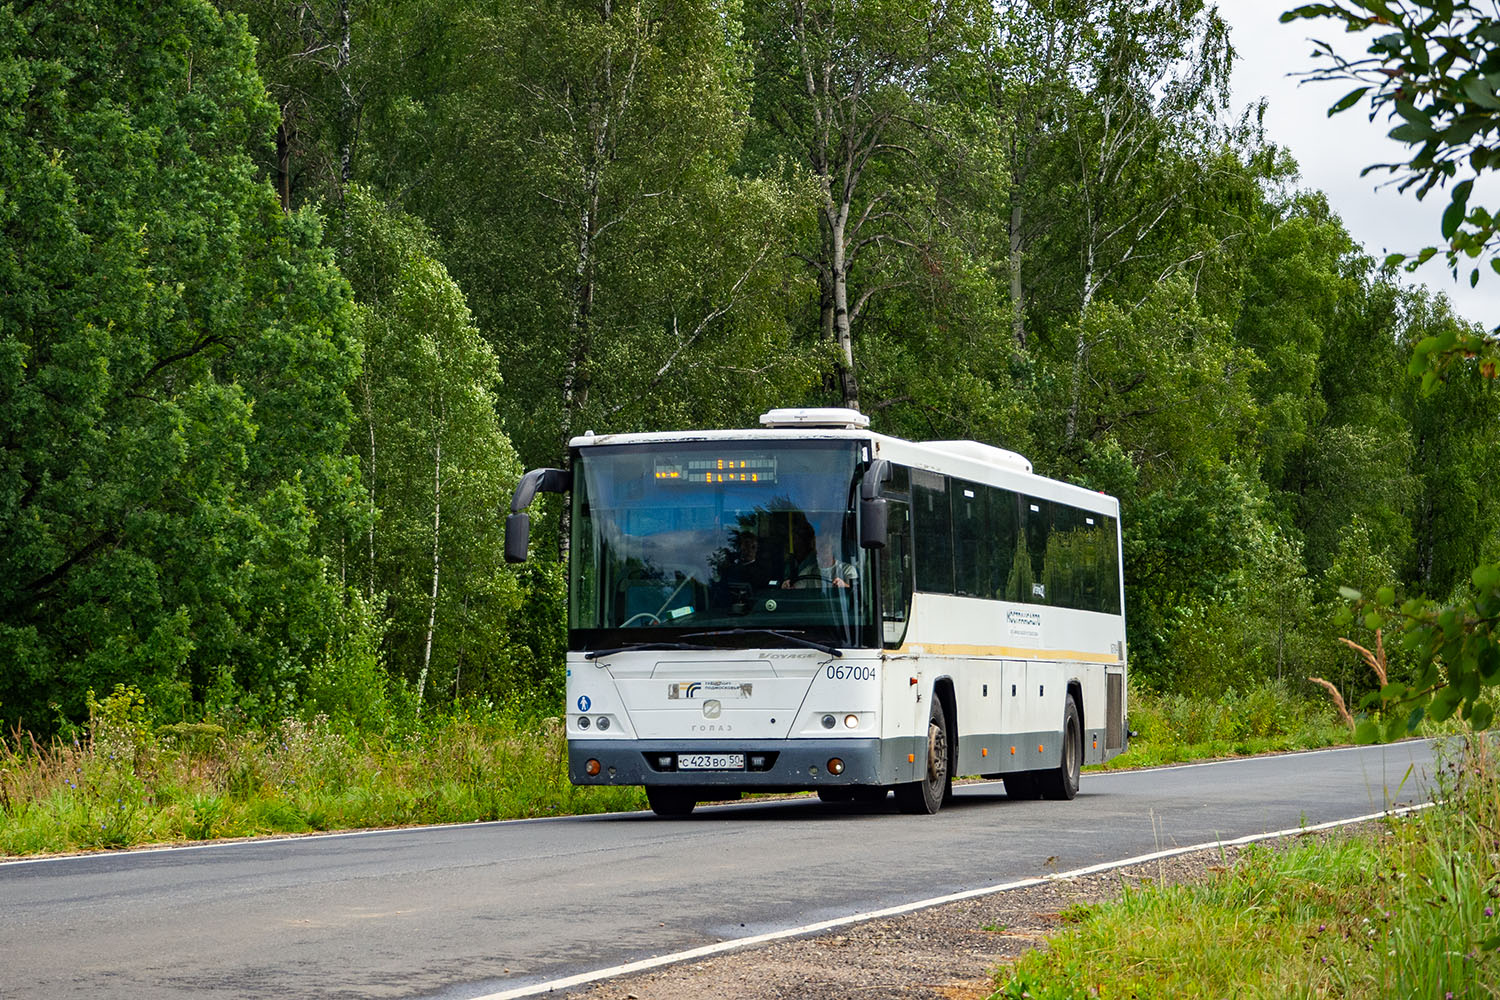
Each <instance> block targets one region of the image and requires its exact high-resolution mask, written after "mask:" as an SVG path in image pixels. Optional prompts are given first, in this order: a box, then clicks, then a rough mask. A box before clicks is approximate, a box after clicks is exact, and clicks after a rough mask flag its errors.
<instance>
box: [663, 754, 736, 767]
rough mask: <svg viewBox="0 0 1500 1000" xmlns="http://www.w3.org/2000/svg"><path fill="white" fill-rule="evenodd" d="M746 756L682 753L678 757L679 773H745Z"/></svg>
mask: <svg viewBox="0 0 1500 1000" xmlns="http://www.w3.org/2000/svg"><path fill="white" fill-rule="evenodd" d="M744 769H745V755H744V754H742V753H680V754H678V755H677V770H679V771H743V770H744Z"/></svg>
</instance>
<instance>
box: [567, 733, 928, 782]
mask: <svg viewBox="0 0 1500 1000" xmlns="http://www.w3.org/2000/svg"><path fill="white" fill-rule="evenodd" d="M678 754H744V755H745V761H746V768H745V769H744V770H738V769H737V770H724V771H717V770H715V771H709V770H679V769H678V768H677V767H676V759H677V755H678ZM925 754H926V744H925V741H924V740H922V739H917V738H901V739H888V740H881V739H844V740H569V741H568V777H569V778H570V779H571V780H572V782H573V784H575V785H670V786H677V787H687V786H702V785H712V786H714V787H716V788H718V787H722V788H733V789H739V790H741V791H767V790H778V789H785V790H790V789H816V788H841V787H849V786H851V785H894V784H900V783H902V782H907V781H915V780H916V779H917V777H918V773H917V767H918V764H919V763H922V762H925V760H926V757H925V756H924V755H925ZM755 757H762V758H765V760H764V763H763V764H762V765H761V766H760V767H753V766H752V765H753V762H752V758H755ZM663 758H669V759H670V763H667V764H665V765H664V764H663V761H662V759H663ZM833 758H838V759H839V760H840V761H842V762H843V765H844V769H843V771H842V773H840V774H830V773H829V771H828V762H829V761H830V760H832V759H833ZM590 760H597V761H598V762H599V773H598V774H597V775H593V776H590V775H589V773H588V771H587V770H586V769H585V765H586V764H587V763H588V761H590ZM923 766H925V763H924V764H923Z"/></svg>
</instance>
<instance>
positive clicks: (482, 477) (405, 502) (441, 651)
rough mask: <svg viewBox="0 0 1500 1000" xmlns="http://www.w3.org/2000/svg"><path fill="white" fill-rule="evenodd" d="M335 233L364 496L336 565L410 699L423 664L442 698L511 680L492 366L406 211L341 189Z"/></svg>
mask: <svg viewBox="0 0 1500 1000" xmlns="http://www.w3.org/2000/svg"><path fill="white" fill-rule="evenodd" d="M340 242H341V248H340V252H341V257H342V259H343V266H344V270H345V273H346V274H348V275H349V277H350V280H351V281H352V283H353V285H354V290H355V295H356V297H357V298H358V299H359V301H360V303H361V306H360V309H359V314H358V315H359V320H358V327H359V331H360V336H361V339H362V342H363V344H364V371H363V372H362V373H361V375H360V378H359V382H358V385H357V388H356V398H357V399H358V409H359V417H358V419H357V420H356V422H355V426H354V428H353V433H352V434H351V437H350V444H351V447H352V448H353V450H354V451H355V452H356V453H357V454H358V455H359V458H360V464H361V478H362V481H363V482H364V484H365V487H366V488H367V490H368V491H369V494H368V501H367V502H368V504H369V506H370V507H372V508H373V512H372V513H373V516H372V517H371V519H370V521H369V523H368V526H367V528H366V530H365V532H364V535H363V537H357V538H351V539H350V541H349V550H350V554H349V556H348V562H349V566H350V574H351V575H352V576H353V577H354V579H356V580H359V581H360V582H361V583H362V584H363V586H364V588H365V594H366V598H367V599H368V600H369V601H371V602H372V603H374V604H376V605H377V606H383V609H384V615H385V616H386V617H387V618H388V622H389V626H388V630H387V633H386V642H385V646H384V651H385V656H386V666H387V667H388V669H389V670H390V671H391V672H392V674H394V675H395V676H396V677H399V678H402V679H404V680H406V681H408V682H411V683H413V684H415V686H416V688H417V692H416V695H417V697H418V698H419V699H420V698H423V697H424V695H425V688H426V685H427V680H428V677H429V675H431V677H432V681H433V690H434V691H441V692H443V693H444V694H445V695H446V696H448V697H450V698H455V699H456V698H458V697H460V696H461V695H462V693H463V692H464V690H466V689H467V690H468V691H470V692H474V691H479V692H484V693H486V694H503V693H505V692H507V691H509V690H510V689H512V688H513V687H514V686H517V685H520V686H525V685H526V684H527V683H528V682H530V681H534V680H535V679H536V678H535V677H534V676H528V675H525V674H523V675H521V676H514V675H513V667H514V662H513V661H514V659H515V656H514V654H513V652H511V650H510V647H511V646H512V645H513V642H514V639H513V637H512V636H511V634H510V631H509V628H508V620H509V619H510V618H511V617H512V616H514V615H515V614H516V613H517V612H518V611H519V609H520V608H521V604H522V595H521V593H520V590H519V588H518V587H517V585H516V580H515V577H514V576H513V575H512V574H511V572H510V571H509V570H508V569H507V568H506V567H505V565H504V562H503V557H502V552H503V544H502V542H503V539H502V526H503V523H504V522H503V520H502V519H501V518H499V517H497V516H496V512H497V511H499V510H501V509H502V508H503V507H504V506H505V504H506V502H507V501H508V499H509V497H510V494H511V492H512V491H513V490H514V488H515V484H516V480H517V478H518V477H519V475H520V463H519V461H518V460H517V458H516V455H515V450H514V449H513V448H512V447H511V444H510V441H509V439H508V438H507V437H506V436H505V434H504V433H503V432H502V431H501V430H500V426H499V422H498V419H497V417H496V414H495V408H496V397H497V394H498V393H499V392H500V391H501V389H502V383H501V378H500V372H499V362H498V360H497V358H496V356H495V353H494V351H492V350H491V348H490V346H489V345H488V344H487V343H486V342H485V341H484V339H483V338H482V337H481V336H480V334H479V331H478V329H477V328H475V326H474V325H473V322H472V320H471V317H470V314H469V310H468V306H467V304H466V303H465V301H464V297H463V293H462V292H461V291H460V290H459V288H458V286H457V285H456V284H455V283H454V282H453V280H452V279H451V278H450V277H449V275H448V272H447V270H446V269H445V268H444V267H443V266H442V265H441V264H440V263H438V261H437V260H436V259H435V257H434V253H435V251H436V247H435V245H434V244H433V241H432V240H431V238H430V237H429V236H428V235H427V233H426V231H425V229H424V228H423V227H422V225H421V224H420V222H418V221H417V220H415V219H413V218H411V217H409V216H405V215H402V214H401V213H399V212H393V211H391V210H389V209H387V208H385V207H384V206H382V205H381V204H380V203H379V202H378V201H377V200H376V199H375V198H374V197H373V196H372V195H371V194H370V193H369V192H368V191H366V190H365V189H363V188H360V187H353V188H351V189H350V191H349V192H348V196H347V198H346V201H345V205H344V209H343V214H342V216H341V218H340Z"/></svg>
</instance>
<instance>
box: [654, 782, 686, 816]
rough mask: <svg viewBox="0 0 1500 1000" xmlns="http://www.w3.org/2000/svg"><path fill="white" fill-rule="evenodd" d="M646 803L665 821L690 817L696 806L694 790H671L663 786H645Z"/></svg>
mask: <svg viewBox="0 0 1500 1000" xmlns="http://www.w3.org/2000/svg"><path fill="white" fill-rule="evenodd" d="M646 801H647V802H649V803H650V804H651V811H652V812H654V813H656V815H658V816H661V817H664V818H666V819H675V818H679V817H682V816H689V815H692V812H693V809H694V807H696V806H697V805H698V790H697V789H696V788H671V787H668V786H664V785H647V786H646Z"/></svg>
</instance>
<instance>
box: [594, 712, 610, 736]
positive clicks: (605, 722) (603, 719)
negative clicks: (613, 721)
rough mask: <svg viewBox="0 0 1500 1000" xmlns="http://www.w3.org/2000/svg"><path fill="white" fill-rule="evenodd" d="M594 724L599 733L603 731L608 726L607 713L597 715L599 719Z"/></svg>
mask: <svg viewBox="0 0 1500 1000" xmlns="http://www.w3.org/2000/svg"><path fill="white" fill-rule="evenodd" d="M595 726H596V728H597V729H598V730H599V731H600V732H601V733H602V732H604V731H605V730H606V729H608V728H609V716H607V715H601V716H599V721H598V722H597V723H595Z"/></svg>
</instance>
